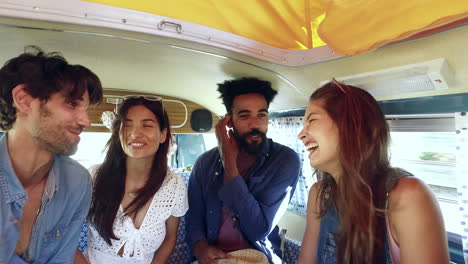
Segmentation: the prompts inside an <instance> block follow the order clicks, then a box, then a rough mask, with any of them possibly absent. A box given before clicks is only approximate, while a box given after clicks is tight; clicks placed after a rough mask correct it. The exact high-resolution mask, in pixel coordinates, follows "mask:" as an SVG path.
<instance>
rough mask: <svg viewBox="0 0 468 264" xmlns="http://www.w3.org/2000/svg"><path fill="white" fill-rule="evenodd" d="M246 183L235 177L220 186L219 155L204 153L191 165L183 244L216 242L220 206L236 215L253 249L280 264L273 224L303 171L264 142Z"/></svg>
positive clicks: (289, 153) (286, 152) (282, 150)
mask: <svg viewBox="0 0 468 264" xmlns="http://www.w3.org/2000/svg"><path fill="white" fill-rule="evenodd" d="M265 143H266V144H265V145H264V147H263V148H262V150H261V153H260V154H259V156H258V158H257V160H256V163H255V164H254V165H253V167H252V168H251V169H250V170H249V173H248V180H247V182H245V181H244V180H243V178H242V177H241V176H240V175H238V176H236V177H235V178H234V179H233V180H231V181H230V182H228V183H227V184H223V179H224V169H223V165H222V162H221V159H220V156H219V151H218V149H217V148H214V149H212V150H210V151H208V152H206V153H204V154H203V155H202V156H200V158H199V159H198V160H197V162H196V163H195V165H194V167H193V170H192V175H191V176H190V181H189V187H188V198H189V210H188V212H187V215H186V230H187V236H186V240H187V242H188V243H189V245H190V247H191V248H192V250H193V246H194V245H195V243H196V242H198V241H200V240H206V241H207V242H208V243H209V244H210V245H215V244H216V239H217V238H218V234H219V229H220V224H221V214H222V211H221V208H222V205H223V204H224V205H225V206H227V207H229V209H230V210H231V211H232V212H233V213H234V214H235V215H236V220H237V221H236V222H237V224H238V226H239V230H240V231H241V232H242V234H243V235H244V237H245V238H246V239H247V241H249V243H250V244H251V245H252V247H253V248H255V249H257V250H260V251H262V252H263V253H265V255H266V256H267V257H268V258H269V260H270V262H272V263H281V262H282V260H281V259H280V257H279V256H281V251H280V238H279V234H278V227H277V226H276V225H277V223H278V221H279V220H280V218H281V217H282V216H283V214H284V212H285V211H286V209H287V206H288V203H289V200H290V199H291V197H292V195H293V193H294V190H295V188H296V183H297V180H298V177H299V173H300V170H301V163H300V160H299V157H298V155H297V154H296V153H295V152H294V151H293V150H292V149H290V148H288V147H286V146H283V145H280V144H278V143H275V142H273V141H272V140H271V139H268V140H267V141H266V142H265Z"/></svg>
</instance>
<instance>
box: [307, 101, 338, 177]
mask: <svg viewBox="0 0 468 264" xmlns="http://www.w3.org/2000/svg"><path fill="white" fill-rule="evenodd" d="M299 139H300V140H302V142H303V143H304V145H305V147H306V149H307V151H308V152H309V160H310V164H311V166H312V167H314V168H316V169H319V170H321V171H325V172H328V173H330V174H331V175H332V176H334V177H337V176H338V174H339V173H340V171H341V165H340V160H339V134H338V127H337V126H336V124H335V122H334V121H333V120H332V119H331V118H330V116H329V115H328V113H327V111H326V110H325V109H324V108H323V101H322V100H320V99H319V100H314V101H312V102H311V103H310V104H309V107H308V108H307V110H306V113H305V115H304V128H303V129H302V131H301V132H300V133H299Z"/></svg>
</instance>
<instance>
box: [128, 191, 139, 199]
mask: <svg viewBox="0 0 468 264" xmlns="http://www.w3.org/2000/svg"><path fill="white" fill-rule="evenodd" d="M137 194H138V193H136V192H128V197H130V198H132V199H133V198H135V197H137Z"/></svg>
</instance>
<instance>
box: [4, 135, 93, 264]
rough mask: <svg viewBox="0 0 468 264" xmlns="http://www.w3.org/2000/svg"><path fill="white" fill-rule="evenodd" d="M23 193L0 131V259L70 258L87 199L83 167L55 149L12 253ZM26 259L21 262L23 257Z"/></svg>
mask: <svg viewBox="0 0 468 264" xmlns="http://www.w3.org/2000/svg"><path fill="white" fill-rule="evenodd" d="M26 200H27V193H26V191H25V190H24V188H23V186H22V185H21V183H20V181H19V179H18V177H17V176H16V175H15V172H14V170H13V167H12V164H11V160H10V156H9V154H8V148H7V136H6V135H3V136H1V137H0V263H26V262H29V263H35V264H39V263H73V259H74V256H75V252H76V248H77V245H78V239H79V234H80V229H81V225H82V224H83V222H84V220H85V217H86V215H87V214H88V210H89V204H90V201H91V179H90V176H89V173H88V171H87V170H86V169H85V168H84V167H83V166H81V165H80V164H79V163H78V162H76V161H74V160H72V159H71V158H69V157H66V156H61V155H56V156H55V157H54V161H53V166H52V169H51V170H50V172H49V175H48V178H47V181H46V185H45V188H44V193H43V195H42V204H41V208H40V210H39V212H38V216H37V219H36V222H35V223H34V225H33V229H32V233H31V239H30V241H29V245H28V248H27V250H26V252H25V254H24V255H22V256H17V255H16V254H15V247H16V244H17V243H18V239H19V235H20V230H19V223H20V219H21V216H22V213H23V207H24V205H25V203H26ZM25 261H26V262H25Z"/></svg>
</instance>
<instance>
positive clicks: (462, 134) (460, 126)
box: [455, 112, 468, 263]
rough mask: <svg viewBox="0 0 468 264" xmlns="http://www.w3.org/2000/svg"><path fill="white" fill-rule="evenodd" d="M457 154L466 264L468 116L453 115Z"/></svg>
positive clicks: (467, 234) (462, 113)
mask: <svg viewBox="0 0 468 264" xmlns="http://www.w3.org/2000/svg"><path fill="white" fill-rule="evenodd" d="M455 133H456V149H457V151H456V153H457V157H456V159H457V185H458V186H457V195H458V204H459V211H460V216H461V218H460V232H459V234H460V235H461V237H462V241H463V256H464V259H465V263H468V225H467V224H468V177H467V175H468V163H467V162H466V161H467V160H468V115H467V113H466V112H461V113H455Z"/></svg>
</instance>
